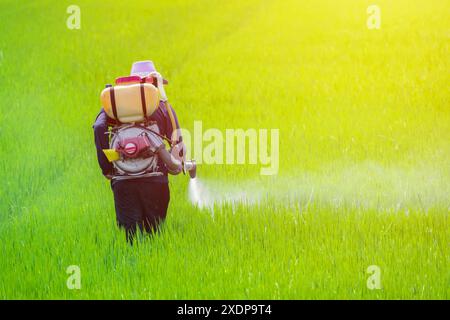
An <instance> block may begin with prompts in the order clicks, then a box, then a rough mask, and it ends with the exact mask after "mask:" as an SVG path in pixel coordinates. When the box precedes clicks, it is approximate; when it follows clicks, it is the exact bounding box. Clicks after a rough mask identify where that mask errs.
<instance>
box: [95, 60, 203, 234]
mask: <svg viewBox="0 0 450 320" xmlns="http://www.w3.org/2000/svg"><path fill="white" fill-rule="evenodd" d="M165 84H168V81H167V80H166V79H164V78H163V77H162V76H161V74H160V73H159V72H157V70H156V68H155V66H154V64H153V62H152V61H139V62H135V63H134V64H133V65H132V68H131V74H130V76H126V77H120V78H117V79H116V81H115V86H112V85H106V87H105V89H104V90H103V91H102V93H101V95H100V99H101V103H102V109H101V110H100V113H99V114H98V115H97V118H96V120H95V123H94V125H93V129H94V138H95V139H94V140H95V145H96V149H97V159H98V163H99V166H100V168H101V170H102V173H103V175H104V177H105V178H107V179H109V180H110V181H111V189H112V191H113V195H114V205H115V211H116V220H117V224H118V225H119V226H120V227H122V228H124V229H125V231H126V238H127V241H129V242H130V243H132V242H133V238H134V236H135V234H136V231H137V230H140V231H142V232H147V233H152V232H154V231H155V230H157V229H158V228H159V226H160V224H161V222H163V221H164V220H165V218H166V215H167V208H168V205H169V201H170V190H169V184H168V182H169V180H168V174H172V175H177V174H179V173H180V172H184V173H185V172H187V171H188V172H189V174H190V176H191V178H193V177H195V174H196V164H195V161H193V160H192V161H186V159H185V154H186V148H185V145H184V143H183V141H182V137H181V135H180V134H179V132H180V126H179V123H178V119H177V116H176V113H175V110H174V109H173V108H172V106H171V105H170V104H169V103H168V100H167V96H166V94H165V91H164V85H165ZM164 141H166V142H168V145H169V146H170V150H169V151H168V150H166V145H165V143H164Z"/></svg>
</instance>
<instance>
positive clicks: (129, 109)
mask: <svg viewBox="0 0 450 320" xmlns="http://www.w3.org/2000/svg"><path fill="white" fill-rule="evenodd" d="M143 96H144V97H145V108H144V106H143V101H142V100H143V99H142V97H143ZM100 100H101V103H102V107H103V109H104V110H105V112H106V114H107V115H108V117H110V118H112V119H115V120H119V121H120V122H123V123H130V122H140V121H144V119H145V116H147V117H148V116H150V115H151V114H152V113H153V112H154V111H155V110H156V109H157V108H158V105H159V92H158V89H157V88H156V87H155V86H154V85H152V84H150V83H137V84H129V85H119V86H115V87H109V88H105V89H104V90H103V91H102V93H101V95H100ZM114 107H115V108H114ZM114 109H115V110H114ZM144 110H145V113H144Z"/></svg>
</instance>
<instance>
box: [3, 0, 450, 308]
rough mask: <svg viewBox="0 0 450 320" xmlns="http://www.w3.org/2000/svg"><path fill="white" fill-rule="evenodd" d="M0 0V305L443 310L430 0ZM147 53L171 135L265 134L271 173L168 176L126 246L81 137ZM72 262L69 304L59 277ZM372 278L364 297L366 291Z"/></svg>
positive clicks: (445, 104) (442, 50) (445, 12)
mask: <svg viewBox="0 0 450 320" xmlns="http://www.w3.org/2000/svg"><path fill="white" fill-rule="evenodd" d="M70 4H72V2H66V1H35V2H22V3H20V4H19V3H17V2H16V1H5V0H2V1H0V32H1V33H0V79H1V80H0V101H1V102H0V151H1V154H0V155H1V157H0V181H1V182H2V184H1V187H0V200H1V201H0V241H1V243H2V245H1V246H0V254H1V257H2V258H1V259H0V298H3V299H13V298H20V299H22V298H32V299H39V298H64V299H79V298H80V299H92V298H113V299H128V298H138V299H167V298H213V299H214V298H232V299H241V298H248V299H256V298H261V299H266V298H267V299H272V298H273V299H285V298H290V299H297V298H306V299H316V298H331V299H338V298H344V299H403V298H413V299H430V298H437V299H448V298H449V296H450V290H449V287H450V268H449V267H450V263H449V262H450V261H449V258H450V257H449V256H450V254H449V253H450V252H449V244H450V232H449V230H450V225H449V218H448V216H449V208H450V202H449V198H450V197H449V195H450V184H449V181H450V166H449V160H448V159H449V158H450V144H449V141H450V112H449V111H450V109H449V101H450V91H449V87H448V84H449V83H450V74H449V72H448V71H449V70H450V59H449V56H450V41H449V39H450V33H449V32H450V31H449V30H450V22H449V19H448V17H449V15H450V6H449V5H448V1H445V0H441V1H440V0H432V1H423V0H420V1H419V0H417V1H406V0H401V1H400V0H399V1H386V0H380V1H378V3H377V4H378V5H379V6H380V8H381V12H382V27H381V29H380V30H368V29H367V27H366V19H367V14H366V8H367V6H368V5H369V4H372V2H370V1H349V0H348V1H338V2H336V1H327V0H320V1H319V0H317V1H302V2H298V1H187V0H183V1H181V0H180V1H170V2H169V1H167V2H166V1H156V2H155V1H134V2H133V4H119V2H118V1H117V3H116V2H115V1H101V2H100V1H96V2H94V1H77V3H76V4H78V5H79V6H80V7H81V30H76V31H75V30H74V31H71V30H68V29H67V28H66V18H67V16H68V15H67V14H66V8H67V6H68V5H70ZM141 59H152V60H154V61H155V63H156V65H157V67H158V69H159V70H160V71H161V72H162V73H163V74H164V75H165V77H167V78H168V79H169V81H170V84H169V86H168V87H167V93H168V96H169V99H170V101H171V103H172V105H173V106H174V108H175V109H176V110H177V113H178V116H179V119H180V122H181V124H182V126H183V127H185V128H188V129H190V130H192V128H193V123H194V121H195V120H201V121H203V127H204V128H219V129H220V130H225V129H226V128H256V129H258V128H279V129H280V135H281V140H280V170H279V173H278V175H277V176H270V177H262V176H260V175H259V169H260V166H255V165H202V166H201V167H200V168H199V176H200V179H202V181H204V183H205V185H207V186H209V187H210V192H212V193H213V194H214V195H215V197H217V198H220V197H221V196H222V195H224V196H227V195H229V194H239V193H242V192H243V193H244V194H246V195H247V196H248V197H249V199H250V200H255V199H257V198H258V196H260V195H263V200H262V201H261V202H258V201H250V203H247V204H232V203H229V204H224V205H222V206H216V207H215V208H214V210H213V212H212V211H211V210H209V209H200V208H196V207H194V206H193V205H192V204H191V203H190V202H189V201H188V195H187V185H188V179H187V178H185V177H172V178H171V180H170V181H171V182H170V186H171V203H170V208H169V213H168V219H167V221H166V224H165V225H164V228H163V230H162V232H161V233H160V234H159V235H156V236H154V237H153V238H152V239H149V238H145V239H142V240H140V241H138V243H137V245H136V246H133V247H130V246H128V245H127V244H126V243H125V241H124V239H125V236H124V234H123V232H121V231H119V230H118V229H117V228H116V226H115V214H114V207H113V199H112V194H111V191H110V187H109V185H108V183H107V182H106V181H105V180H104V179H103V177H102V176H101V174H100V171H99V169H98V165H97V163H96V157H95V149H94V146H93V135H92V129H91V125H92V123H93V120H94V118H95V116H96V114H97V112H98V110H99V108H100V105H99V93H100V91H101V89H102V88H103V87H104V84H105V83H110V82H112V81H113V79H114V78H115V77H117V76H120V75H126V74H127V73H128V72H129V68H130V65H131V63H132V62H133V61H136V60H141ZM69 265H78V266H80V268H81V279H82V280H81V282H82V288H81V290H68V289H67V286H66V280H67V277H68V275H67V274H66V268H67V267H68V266H69ZM370 265H377V266H379V267H380V268H381V283H382V289H380V290H369V289H368V288H367V286H366V281H367V278H368V277H369V274H367V273H366V269H367V267H368V266H370Z"/></svg>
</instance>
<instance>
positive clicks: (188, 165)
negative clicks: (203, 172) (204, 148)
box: [183, 160, 197, 179]
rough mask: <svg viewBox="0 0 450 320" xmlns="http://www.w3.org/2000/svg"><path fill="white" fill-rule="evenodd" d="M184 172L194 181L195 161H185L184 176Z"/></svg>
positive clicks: (195, 172)
mask: <svg viewBox="0 0 450 320" xmlns="http://www.w3.org/2000/svg"><path fill="white" fill-rule="evenodd" d="M186 171H188V172H189V176H190V177H191V179H194V178H195V177H196V176H197V163H196V162H195V160H187V161H184V163H183V173H184V174H186Z"/></svg>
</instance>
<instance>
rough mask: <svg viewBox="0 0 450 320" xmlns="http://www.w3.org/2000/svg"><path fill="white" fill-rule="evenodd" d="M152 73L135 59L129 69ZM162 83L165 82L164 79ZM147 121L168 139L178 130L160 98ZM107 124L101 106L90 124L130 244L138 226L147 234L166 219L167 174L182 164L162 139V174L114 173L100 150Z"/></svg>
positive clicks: (105, 143)
mask: <svg viewBox="0 0 450 320" xmlns="http://www.w3.org/2000/svg"><path fill="white" fill-rule="evenodd" d="M151 73H152V74H155V73H156V74H157V75H159V74H158V73H157V71H156V69H155V67H154V65H153V62H151V61H142V62H136V63H134V64H133V66H132V69H131V75H132V76H133V75H138V76H140V77H146V76H148V75H150V74H151ZM159 76H160V75H159ZM164 83H167V81H166V80H164ZM167 108H171V111H172V115H170V117H169V114H168V109H167ZM149 120H150V121H154V122H156V124H157V126H158V128H159V132H160V134H161V135H162V136H165V137H167V138H169V139H171V138H172V134H173V132H174V130H176V129H179V124H178V119H177V117H176V114H175V111H174V110H173V109H172V107H171V106H170V105H169V104H168V103H164V101H162V100H160V101H159V106H158V108H157V109H156V110H155V111H154V112H153V114H152V115H151V116H150V118H149ZM110 123H111V119H109V117H108V116H107V114H106V113H105V111H104V110H103V109H102V110H101V111H100V113H99V114H98V115H97V118H96V120H95V123H94V125H93V128H94V137H95V145H96V148H97V159H98V163H99V165H100V168H101V170H102V173H103V175H104V176H105V178H107V179H109V180H111V189H112V191H113V194H114V204H115V210H116V220H117V224H118V225H119V227H123V228H124V229H125V230H126V237H127V241H129V242H130V243H132V242H133V238H134V235H135V233H136V230H137V227H139V229H140V231H146V232H149V233H150V232H153V231H155V230H157V229H158V226H159V224H160V223H161V222H162V221H164V219H165V218H166V214H167V207H168V205H169V200H170V191H169V184H168V182H169V181H168V176H167V174H168V173H171V174H178V173H180V171H181V170H182V167H181V162H180V161H177V160H176V159H175V158H174V157H172V156H171V154H170V153H168V151H167V150H166V149H165V147H164V145H163V143H162V140H161V145H160V146H159V148H157V149H159V151H158V167H159V169H160V171H161V172H162V173H163V174H162V175H159V176H150V177H148V176H134V177H132V178H130V177H128V179H121V178H122V177H118V176H115V174H114V167H113V164H112V163H111V162H109V161H108V159H107V158H106V156H105V154H104V153H103V149H108V148H109V141H108V134H107V132H108V126H109V124H110ZM182 147H184V145H182V143H180V144H178V145H176V146H175V147H174V148H175V149H179V148H182ZM172 153H173V154H174V150H172Z"/></svg>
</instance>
